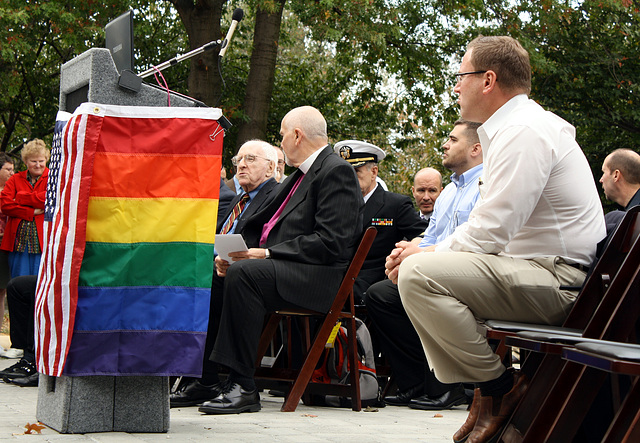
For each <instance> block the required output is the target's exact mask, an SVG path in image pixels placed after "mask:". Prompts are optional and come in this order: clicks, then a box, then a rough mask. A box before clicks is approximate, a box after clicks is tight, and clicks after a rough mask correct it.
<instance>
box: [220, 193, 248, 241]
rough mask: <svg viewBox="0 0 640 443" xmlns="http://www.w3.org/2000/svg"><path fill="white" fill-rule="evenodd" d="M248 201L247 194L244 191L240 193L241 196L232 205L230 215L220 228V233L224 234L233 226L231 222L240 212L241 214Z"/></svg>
mask: <svg viewBox="0 0 640 443" xmlns="http://www.w3.org/2000/svg"><path fill="white" fill-rule="evenodd" d="M248 201H249V194H247V193H246V192H245V193H244V194H243V195H242V198H241V199H240V201H239V202H238V203H236V205H235V206H234V207H233V211H231V215H230V216H229V219H228V220H227V222H226V223H225V224H224V226H223V227H222V229H221V230H220V234H226V233H227V232H229V231H230V230H231V227H232V226H233V222H234V221H236V218H238V217H239V216H240V214H242V211H243V210H244V207H245V206H246V205H247V202H248Z"/></svg>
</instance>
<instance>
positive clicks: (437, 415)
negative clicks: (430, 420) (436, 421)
mask: <svg viewBox="0 0 640 443" xmlns="http://www.w3.org/2000/svg"><path fill="white" fill-rule="evenodd" d="M433 417H434V418H442V417H444V415H442V414H436V415H434V416H433Z"/></svg>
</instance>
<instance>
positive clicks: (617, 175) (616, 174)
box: [611, 169, 622, 182]
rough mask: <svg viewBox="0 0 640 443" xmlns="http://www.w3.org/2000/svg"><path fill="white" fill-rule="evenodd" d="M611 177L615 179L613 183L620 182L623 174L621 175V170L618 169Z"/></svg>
mask: <svg viewBox="0 0 640 443" xmlns="http://www.w3.org/2000/svg"><path fill="white" fill-rule="evenodd" d="M611 176H612V177H613V181H615V182H617V181H619V180H620V177H621V176H622V174H621V173H620V169H616V170H614V171H613V172H612V173H611Z"/></svg>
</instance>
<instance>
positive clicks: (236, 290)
mask: <svg viewBox="0 0 640 443" xmlns="http://www.w3.org/2000/svg"><path fill="white" fill-rule="evenodd" d="M224 280H225V281H224V291H223V301H222V314H221V318H220V327H219V328H218V335H217V339H216V341H215V345H214V348H213V352H212V353H211V360H212V361H214V362H216V363H220V364H222V365H225V366H227V367H228V368H230V369H231V370H232V371H235V372H236V373H238V374H240V375H242V376H244V377H253V374H254V371H255V360H256V357H257V351H258V343H259V342H260V335H261V333H262V329H263V325H264V317H265V315H266V314H267V313H269V312H273V311H276V310H279V309H287V308H289V309H291V308H295V307H297V306H296V305H294V304H291V303H289V302H287V301H285V300H283V299H282V297H280V295H279V294H278V291H277V289H276V284H275V269H274V267H273V261H272V260H257V259H256V260H243V261H240V262H237V263H234V264H233V265H232V266H231V267H229V269H228V271H227V276H226V277H225V279H224Z"/></svg>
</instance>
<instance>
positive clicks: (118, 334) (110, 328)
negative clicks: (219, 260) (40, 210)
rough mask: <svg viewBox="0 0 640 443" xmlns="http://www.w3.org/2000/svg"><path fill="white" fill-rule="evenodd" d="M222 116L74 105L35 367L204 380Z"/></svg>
mask: <svg viewBox="0 0 640 443" xmlns="http://www.w3.org/2000/svg"><path fill="white" fill-rule="evenodd" d="M221 116H222V114H221V112H220V110H219V109H212V108H176V107H173V108H160V107H130V106H114V105H102V104H95V103H85V104H83V105H81V106H80V107H79V108H78V109H77V110H76V112H75V113H74V115H73V116H72V118H71V119H70V121H69V122H68V123H67V125H66V127H65V132H64V135H63V147H62V152H61V159H60V167H59V168H58V171H57V172H56V173H57V174H58V176H57V177H58V180H57V183H58V189H57V190H56V191H55V193H54V194H55V197H56V202H57V203H56V209H55V211H54V215H53V220H52V222H51V223H46V225H47V226H46V227H45V248H44V249H45V252H44V253H43V260H42V263H41V267H40V273H39V278H38V291H37V294H36V321H37V337H36V338H37V341H36V343H37V344H36V346H37V349H36V353H37V356H38V369H39V371H40V372H43V373H45V374H48V375H54V376H59V375H70V376H77V375H188V376H196V377H198V376H200V375H201V374H200V372H201V367H202V356H203V350H204V342H205V337H206V331H207V323H208V318H209V298H210V290H211V278H212V273H213V245H214V235H215V226H216V215H217V208H218V193H219V184H220V167H221V154H222V139H223V136H224V132H223V130H222V128H221V127H220V125H219V124H218V122H217V120H218V119H219V118H220V117H221Z"/></svg>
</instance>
